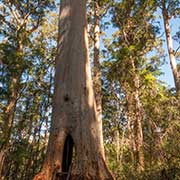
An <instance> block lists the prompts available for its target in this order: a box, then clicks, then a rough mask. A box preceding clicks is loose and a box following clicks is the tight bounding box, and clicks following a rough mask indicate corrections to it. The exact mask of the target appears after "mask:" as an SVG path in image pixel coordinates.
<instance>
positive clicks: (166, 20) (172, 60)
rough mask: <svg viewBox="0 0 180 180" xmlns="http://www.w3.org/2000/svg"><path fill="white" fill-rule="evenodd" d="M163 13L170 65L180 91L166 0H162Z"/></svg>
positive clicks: (179, 76)
mask: <svg viewBox="0 0 180 180" xmlns="http://www.w3.org/2000/svg"><path fill="white" fill-rule="evenodd" d="M162 14H163V20H164V29H165V33H166V42H167V47H168V54H169V60H170V65H171V69H172V73H173V77H174V83H175V87H176V92H177V93H180V73H179V72H178V70H177V67H176V59H175V55H174V49H173V41H172V37H171V30H170V26H169V15H168V11H167V9H166V5H165V1H164V0H162Z"/></svg>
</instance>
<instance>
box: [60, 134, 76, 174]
mask: <svg viewBox="0 0 180 180" xmlns="http://www.w3.org/2000/svg"><path fill="white" fill-rule="evenodd" d="M73 147H74V141H73V139H72V137H71V135H67V137H66V140H65V143H64V150H63V160H62V172H64V173H68V172H69V170H70V167H71V164H72V157H73Z"/></svg>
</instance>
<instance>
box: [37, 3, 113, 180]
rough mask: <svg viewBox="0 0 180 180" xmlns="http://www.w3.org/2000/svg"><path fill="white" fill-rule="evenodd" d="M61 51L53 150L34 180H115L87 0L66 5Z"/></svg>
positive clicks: (54, 115) (62, 22) (54, 110)
mask: <svg viewBox="0 0 180 180" xmlns="http://www.w3.org/2000/svg"><path fill="white" fill-rule="evenodd" d="M58 52H59V54H58V56H57V59H56V75H55V94H54V100H53V117H52V124H51V133H50V139H49V144H48V150H47V154H46V159H45V161H44V164H43V169H42V173H40V174H38V175H37V176H36V177H35V178H34V179H36V180H37V179H39V180H40V179H42V180H52V179H63V177H66V178H67V179H68V178H69V179H75V180H80V179H86V180H101V179H102V180H105V179H106V180H108V179H113V178H112V176H111V174H110V173H109V171H108V169H107V166H106V164H105V160H104V150H103V145H102V143H103V142H102V138H101V136H100V135H101V134H102V129H101V121H99V120H98V119H97V114H96V103H95V100H94V94H93V86H92V80H91V71H90V64H89V59H88V39H87V32H86V1H85V0H62V1H61V11H60V38H59V48H58ZM73 149H74V150H73ZM73 152H74V154H73ZM72 156H73V158H72ZM72 161H73V162H72Z"/></svg>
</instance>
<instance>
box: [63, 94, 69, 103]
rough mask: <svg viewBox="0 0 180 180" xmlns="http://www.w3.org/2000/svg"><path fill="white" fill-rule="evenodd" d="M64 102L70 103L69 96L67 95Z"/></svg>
mask: <svg viewBox="0 0 180 180" xmlns="http://www.w3.org/2000/svg"><path fill="white" fill-rule="evenodd" d="M64 101H65V102H68V101H69V96H68V94H66V95H65V96H64Z"/></svg>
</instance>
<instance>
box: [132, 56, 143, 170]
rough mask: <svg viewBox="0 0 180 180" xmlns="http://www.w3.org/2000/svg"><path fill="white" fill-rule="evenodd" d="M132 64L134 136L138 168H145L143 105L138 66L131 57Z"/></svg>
mask: <svg viewBox="0 0 180 180" xmlns="http://www.w3.org/2000/svg"><path fill="white" fill-rule="evenodd" d="M131 65H132V72H133V73H132V75H133V83H134V94H133V99H134V106H135V107H134V116H135V117H134V118H135V121H134V126H133V128H134V137H135V145H136V159H137V163H138V166H137V168H138V170H140V171H142V170H144V152H143V129H142V122H143V116H144V115H143V114H144V112H143V107H142V104H141V101H140V97H139V77H138V75H137V74H136V67H135V64H134V60H133V59H131Z"/></svg>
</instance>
